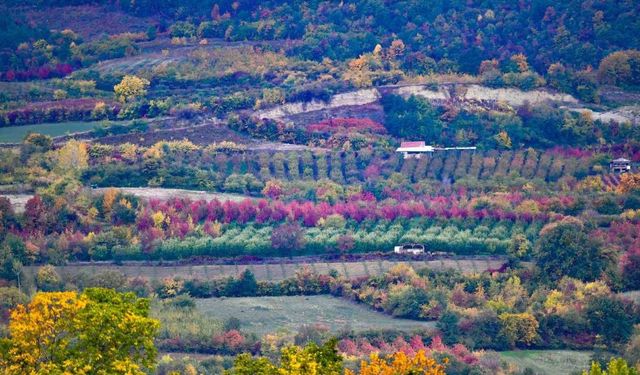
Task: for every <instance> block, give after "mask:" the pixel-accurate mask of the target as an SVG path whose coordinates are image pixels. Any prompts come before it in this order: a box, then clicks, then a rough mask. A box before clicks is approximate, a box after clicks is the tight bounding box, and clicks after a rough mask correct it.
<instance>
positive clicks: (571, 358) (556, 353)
mask: <svg viewBox="0 0 640 375" xmlns="http://www.w3.org/2000/svg"><path fill="white" fill-rule="evenodd" d="M500 355H501V356H502V358H503V359H504V360H506V361H508V362H510V363H512V364H514V365H516V366H518V367H519V368H520V369H521V370H524V369H525V368H527V367H528V368H530V369H532V370H533V371H534V374H536V375H571V374H574V373H575V374H580V373H582V370H585V369H587V368H588V367H589V363H590V360H589V358H590V356H591V352H583V351H571V350H521V351H510V352H501V353H500Z"/></svg>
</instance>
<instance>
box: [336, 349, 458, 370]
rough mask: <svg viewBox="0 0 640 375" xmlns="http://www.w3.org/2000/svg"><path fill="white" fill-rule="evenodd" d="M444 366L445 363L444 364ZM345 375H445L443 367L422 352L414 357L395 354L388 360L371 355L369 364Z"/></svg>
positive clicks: (399, 353)
mask: <svg viewBox="0 0 640 375" xmlns="http://www.w3.org/2000/svg"><path fill="white" fill-rule="evenodd" d="M445 361H446V360H445ZM445 364H446V363H445ZM345 374H346V375H356V374H357V375H413V374H416V375H445V366H444V365H442V364H439V363H438V362H437V361H436V360H434V359H433V358H429V357H427V355H426V354H425V352H424V350H420V351H418V353H416V354H415V355H414V356H409V355H407V354H405V353H404V352H396V353H394V354H392V355H391V356H390V357H389V358H388V359H384V358H380V357H379V356H378V354H377V353H374V354H372V355H371V358H370V360H369V362H367V361H362V362H361V363H360V371H358V372H357V373H356V372H353V371H351V370H347V371H346V373H345Z"/></svg>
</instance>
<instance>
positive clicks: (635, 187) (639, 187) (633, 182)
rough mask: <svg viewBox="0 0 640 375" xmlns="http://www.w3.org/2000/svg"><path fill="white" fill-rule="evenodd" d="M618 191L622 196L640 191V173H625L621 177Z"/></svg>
mask: <svg viewBox="0 0 640 375" xmlns="http://www.w3.org/2000/svg"><path fill="white" fill-rule="evenodd" d="M616 191H617V192H618V193H620V194H626V193H631V192H634V191H640V173H625V174H623V175H622V176H620V183H619V184H618V187H617V188H616Z"/></svg>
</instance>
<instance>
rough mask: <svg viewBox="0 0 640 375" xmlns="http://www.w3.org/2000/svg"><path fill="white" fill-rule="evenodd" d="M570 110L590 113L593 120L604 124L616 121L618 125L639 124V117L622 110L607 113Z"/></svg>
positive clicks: (579, 109) (577, 110) (586, 109)
mask: <svg viewBox="0 0 640 375" xmlns="http://www.w3.org/2000/svg"><path fill="white" fill-rule="evenodd" d="M568 109H569V110H570V111H573V112H579V113H589V114H590V115H591V118H592V119H594V120H600V121H602V122H604V123H607V122H612V121H614V122H617V123H625V122H630V123H632V124H638V118H637V117H635V116H633V114H632V113H628V112H626V111H624V110H621V109H618V110H614V111H607V112H595V111H592V110H591V109H589V108H568Z"/></svg>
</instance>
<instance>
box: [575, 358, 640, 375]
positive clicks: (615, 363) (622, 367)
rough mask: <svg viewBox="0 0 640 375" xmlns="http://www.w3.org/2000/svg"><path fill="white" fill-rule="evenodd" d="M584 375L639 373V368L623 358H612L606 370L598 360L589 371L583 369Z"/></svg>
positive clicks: (627, 374)
mask: <svg viewBox="0 0 640 375" xmlns="http://www.w3.org/2000/svg"><path fill="white" fill-rule="evenodd" d="M582 375H638V370H636V369H635V368H633V366H629V364H628V363H627V361H625V360H624V359H622V358H612V359H611V361H609V364H607V369H606V370H603V369H602V367H600V364H599V363H598V362H593V363H592V364H591V368H590V369H589V371H583V372H582Z"/></svg>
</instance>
